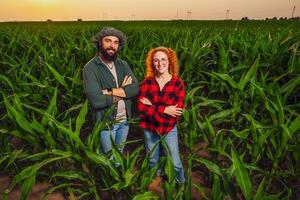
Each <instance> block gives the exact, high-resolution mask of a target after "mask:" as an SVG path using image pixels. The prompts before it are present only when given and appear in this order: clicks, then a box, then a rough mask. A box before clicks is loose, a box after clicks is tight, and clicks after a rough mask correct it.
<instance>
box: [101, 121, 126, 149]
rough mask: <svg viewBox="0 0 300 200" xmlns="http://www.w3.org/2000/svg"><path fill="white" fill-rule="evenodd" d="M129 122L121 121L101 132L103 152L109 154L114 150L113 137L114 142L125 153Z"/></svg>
mask: <svg viewBox="0 0 300 200" xmlns="http://www.w3.org/2000/svg"><path fill="white" fill-rule="evenodd" d="M128 130H129V126H128V122H127V121H125V122H120V123H117V124H114V125H113V126H112V128H111V130H103V131H101V133H100V141H101V145H102V149H103V152H104V153H105V154H107V153H108V152H109V151H111V150H112V143H111V137H112V140H113V141H114V143H115V144H116V145H117V147H118V150H119V151H120V152H121V153H123V149H124V145H125V142H126V138H127V135H128Z"/></svg>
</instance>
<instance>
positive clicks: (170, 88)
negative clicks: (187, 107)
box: [138, 76, 185, 135]
mask: <svg viewBox="0 0 300 200" xmlns="http://www.w3.org/2000/svg"><path fill="white" fill-rule="evenodd" d="M144 97H145V98H147V99H149V100H150V101H151V103H152V106H149V105H145V104H143V103H142V102H141V101H140V100H141V99H142V98H144ZM184 98H185V87H184V83H183V81H182V80H181V79H179V78H177V77H176V76H172V79H171V80H170V81H169V82H167V83H166V84H165V86H164V87H163V89H162V91H160V89H159V85H158V83H157V81H156V79H155V77H147V78H146V79H145V80H144V81H143V82H142V84H141V86H140V95H139V98H138V111H139V112H140V113H141V115H140V116H141V123H140V126H141V127H142V128H145V129H150V130H151V131H153V132H157V133H158V134H159V135H163V134H166V133H168V132H170V131H171V130H172V129H173V127H174V126H175V125H176V123H177V121H178V120H179V118H180V117H172V116H170V115H167V114H164V110H165V108H166V107H167V106H171V105H176V104H177V107H179V108H183V107H184V105H183V104H184Z"/></svg>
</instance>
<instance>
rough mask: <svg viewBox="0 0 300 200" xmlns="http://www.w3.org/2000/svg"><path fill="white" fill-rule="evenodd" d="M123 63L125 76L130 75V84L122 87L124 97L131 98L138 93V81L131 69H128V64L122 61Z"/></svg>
mask: <svg viewBox="0 0 300 200" xmlns="http://www.w3.org/2000/svg"><path fill="white" fill-rule="evenodd" d="M124 63H125V65H124V71H125V74H126V75H127V76H131V77H132V84H129V85H126V86H124V87H122V88H123V90H124V92H125V95H126V97H125V98H132V97H135V96H137V95H138V94H139V83H138V80H137V78H136V77H135V76H134V74H133V72H132V70H131V69H130V67H129V65H128V64H127V63H126V62H124Z"/></svg>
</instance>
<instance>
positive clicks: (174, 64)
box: [146, 47, 179, 77]
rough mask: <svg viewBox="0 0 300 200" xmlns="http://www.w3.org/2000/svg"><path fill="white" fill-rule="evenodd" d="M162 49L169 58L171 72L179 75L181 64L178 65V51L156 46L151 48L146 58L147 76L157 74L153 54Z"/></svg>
mask: <svg viewBox="0 0 300 200" xmlns="http://www.w3.org/2000/svg"><path fill="white" fill-rule="evenodd" d="M158 51H162V52H164V53H165V54H166V55H167V57H168V60H169V72H170V74H171V75H173V76H177V77H178V75H179V66H178V58H177V55H176V52H175V51H174V50H173V49H171V48H168V47H156V48H154V49H150V51H149V52H148V54H147V58H146V77H150V76H155V75H156V70H155V68H154V66H153V56H154V54H155V53H156V52H158Z"/></svg>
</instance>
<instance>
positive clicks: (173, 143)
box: [144, 125, 185, 183]
mask: <svg viewBox="0 0 300 200" xmlns="http://www.w3.org/2000/svg"><path fill="white" fill-rule="evenodd" d="M144 136H145V145H146V150H147V153H149V152H150V151H151V150H152V149H153V148H154V146H155V144H156V143H157V142H158V141H159V140H160V139H161V137H160V136H159V135H158V134H157V133H155V132H152V131H150V130H149V129H144ZM164 140H165V142H166V144H167V146H168V148H169V150H170V153H171V157H172V160H173V164H174V169H175V171H176V173H177V181H178V182H179V183H184V182H185V176H184V170H183V166H182V163H181V160H180V155H179V148H178V136H177V126H176V125H175V126H174V128H173V129H172V130H171V131H170V132H169V133H168V134H167V135H166V137H165V139H164ZM161 148H162V145H161V144H158V145H157V146H156V148H155V149H154V150H153V152H152V154H151V155H150V161H149V166H150V167H151V168H152V167H154V166H155V165H156V164H157V163H158V161H159V158H160V149H161Z"/></svg>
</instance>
